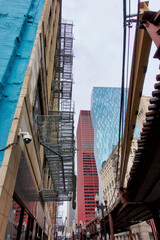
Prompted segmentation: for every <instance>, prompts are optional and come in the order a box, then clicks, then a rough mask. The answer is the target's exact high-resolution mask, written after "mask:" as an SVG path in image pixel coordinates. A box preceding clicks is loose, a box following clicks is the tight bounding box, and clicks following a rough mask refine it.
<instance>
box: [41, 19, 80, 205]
mask: <svg viewBox="0 0 160 240" xmlns="http://www.w3.org/2000/svg"><path fill="white" fill-rule="evenodd" d="M72 29H73V24H72V23H61V24H60V25H59V34H58V38H57V49H56V54H55V63H54V69H53V71H54V79H53V80H52V87H51V101H50V107H49V112H48V115H40V116H38V117H37V122H38V129H39V133H40V137H41V140H42V142H41V145H43V146H44V151H45V157H46V159H47V162H48V167H49V176H50V177H51V179H52V184H51V187H46V185H45V184H44V183H43V182H42V189H41V191H40V192H41V195H42V199H43V200H44V201H67V200H68V201H69V200H71V197H72V196H73V195H75V193H73V192H74V191H75V185H76V183H75V175H74V155H75V140H74V109H73V104H72V84H73V79H72V65H73V36H72V35H73V34H72ZM43 179H45V177H44V178H43Z"/></svg>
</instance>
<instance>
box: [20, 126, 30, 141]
mask: <svg viewBox="0 0 160 240" xmlns="http://www.w3.org/2000/svg"><path fill="white" fill-rule="evenodd" d="M21 135H22V138H23V141H24V142H25V143H26V144H28V143H30V142H31V141H32V136H31V135H30V134H29V132H22V131H21V129H19V133H18V136H21Z"/></svg>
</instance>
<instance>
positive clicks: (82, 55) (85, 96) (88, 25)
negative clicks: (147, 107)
mask: <svg viewBox="0 0 160 240" xmlns="http://www.w3.org/2000/svg"><path fill="white" fill-rule="evenodd" d="M158 2H159V0H150V2H149V9H150V10H152V11H158V10H159V9H160V8H158ZM127 4H128V1H127ZM127 9H128V6H127ZM136 11H137V0H134V1H133V0H131V13H132V14H134V13H136ZM62 17H63V18H64V19H67V20H72V21H73V24H74V27H73V35H74V48H73V50H74V63H73V81H74V86H73V100H74V102H75V129H76V128H77V123H78V117H79V112H80V110H90V109H91V94H92V89H93V87H94V86H98V87H121V79H122V51H123V1H122V0H121V1H120V0H112V1H106V0H98V1H97V0H62ZM134 32H135V25H133V27H132V28H131V33H132V36H131V44H132V43H133V39H134V35H133V34H134ZM152 48H153V49H152V51H151V54H150V56H151V60H150V61H149V66H148V71H147V75H146V80H145V84H144V91H143V95H146V96H150V95H151V91H152V90H153V86H154V82H155V78H153V76H154V75H153V72H155V76H156V74H158V71H159V67H158V60H155V59H154V60H153V57H152V56H153V55H154V52H155V50H156V48H155V46H153V47H152ZM130 55H132V51H130ZM130 59H131V56H130Z"/></svg>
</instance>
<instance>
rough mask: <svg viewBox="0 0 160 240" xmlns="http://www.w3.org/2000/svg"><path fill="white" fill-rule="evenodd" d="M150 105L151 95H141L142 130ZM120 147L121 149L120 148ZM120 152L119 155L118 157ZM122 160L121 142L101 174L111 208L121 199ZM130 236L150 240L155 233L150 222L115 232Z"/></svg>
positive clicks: (134, 143) (139, 120)
mask: <svg viewBox="0 0 160 240" xmlns="http://www.w3.org/2000/svg"><path fill="white" fill-rule="evenodd" d="M148 105H149V97H144V96H143V97H141V100H140V106H139V111H138V115H137V124H138V126H139V129H140V131H141V129H142V127H141V126H142V124H143V122H144V120H145V113H146V112H147V110H148ZM138 139H139V138H133V140H132V144H131V149H130V154H129V159H128V165H127V171H126V175H125V181H124V187H126V186H127V182H128V178H129V173H130V169H131V167H132V164H133V160H134V157H135V152H136V150H137V148H138V144H137V140H138ZM118 147H120V149H119V150H118ZM118 153H119V157H118ZM120 162H121V144H120V146H118V145H117V146H116V147H115V149H114V150H113V152H112V153H111V155H110V156H109V158H108V160H107V161H106V162H105V163H104V165H103V168H102V169H101V171H100V176H101V186H102V195H103V196H105V199H107V206H108V208H109V209H113V208H114V206H115V205H116V204H117V203H118V202H119V201H120V195H119V187H120V186H119V168H120ZM130 236H132V238H133V239H143V240H147V239H148V240H150V239H153V233H152V229H151V226H150V224H148V223H147V222H142V223H139V224H135V225H134V224H133V226H131V227H130V232H129V231H127V232H123V233H120V234H115V239H130Z"/></svg>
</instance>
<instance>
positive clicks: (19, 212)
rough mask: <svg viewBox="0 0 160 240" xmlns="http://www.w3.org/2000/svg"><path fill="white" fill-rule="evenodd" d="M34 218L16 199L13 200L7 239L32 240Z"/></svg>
mask: <svg viewBox="0 0 160 240" xmlns="http://www.w3.org/2000/svg"><path fill="white" fill-rule="evenodd" d="M33 221H34V220H33V218H31V216H30V215H29V214H28V213H27V212H26V211H25V209H24V207H23V206H21V205H20V204H19V203H18V202H17V200H16V199H12V204H11V208H10V213H9V219H8V224H7V228H6V235H5V239H7V240H13V239H20V240H26V239H28V240H30V239H32V231H33Z"/></svg>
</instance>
